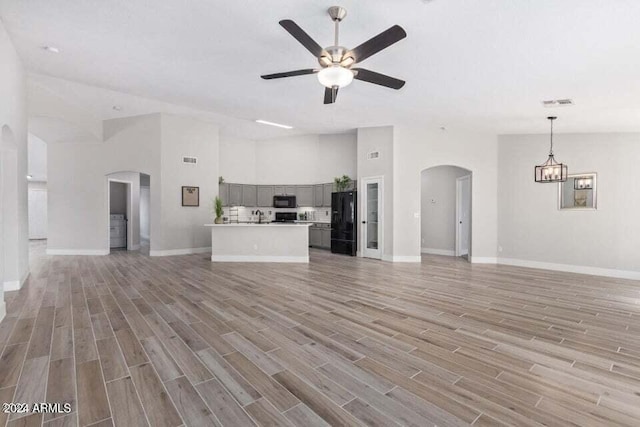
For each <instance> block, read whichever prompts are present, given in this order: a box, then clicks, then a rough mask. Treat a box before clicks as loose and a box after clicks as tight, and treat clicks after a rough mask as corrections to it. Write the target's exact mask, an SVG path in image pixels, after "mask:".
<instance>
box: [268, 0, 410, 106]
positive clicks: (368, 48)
mask: <svg viewBox="0 0 640 427" xmlns="http://www.w3.org/2000/svg"><path fill="white" fill-rule="evenodd" d="M328 12H329V16H330V17H331V20H332V21H333V22H334V24H335V39H334V44H333V45H332V46H329V47H326V48H322V47H321V46H320V45H319V44H318V43H316V42H315V40H313V39H312V38H311V37H310V36H309V35H308V34H307V33H305V32H304V30H303V29H302V28H300V27H299V26H298V24H296V23H295V22H293V21H292V20H290V19H284V20H282V21H280V25H281V26H282V27H283V28H284V29H285V30H287V31H288V32H289V34H291V35H292V36H293V37H294V38H295V39H296V40H298V41H299V42H300V43H301V44H302V45H303V46H304V47H305V48H307V50H308V51H309V52H311V53H312V54H313V56H315V57H316V58H317V59H318V63H319V64H320V67H321V68H319V69H316V68H306V69H303V70H295V71H287V72H284V73H275V74H266V75H263V76H260V77H262V78H263V79H265V80H271V79H281V78H283V77H293V76H302V75H305V74H317V75H318V80H319V81H320V83H321V84H322V85H323V86H325V90H324V103H325V104H333V103H334V102H336V97H337V96H338V89H340V88H342V87H345V86H348V85H349V84H351V82H352V81H353V79H356V80H362V81H364V82H368V83H373V84H377V85H380V86H385V87H388V88H391V89H396V90H397V89H400V88H401V87H402V86H404V84H405V82H404V81H403V80H400V79H396V78H394V77H389V76H386V75H384V74H380V73H376V72H375V71H370V70H367V69H364V68H360V67H356V68H354V65H356V64H359V63H361V62H362V61H364V60H365V59H367V58H369V57H370V56H372V55H375V54H376V53H378V52H380V51H381V50H383V49H386V48H387V47H389V46H391V45H392V44H394V43H396V42H398V41H400V40H402V39H403V38H405V37H407V33H406V32H405V31H404V30H403V29H402V27H400V26H399V25H394V26H393V27H391V28H389V29H387V30H386V31H383V32H381V33H380V34H378V35H377V36H375V37H373V38H371V39H369V40H367V41H366V42H364V43H362V44H361V45H359V46H357V47H355V48H353V49H347V48H345V47H343V46H340V44H339V43H338V36H339V26H340V22H341V21H342V20H343V19H344V18H345V17H346V16H347V10H346V9H345V8H343V7H340V6H333V7H330V8H329V10H328Z"/></svg>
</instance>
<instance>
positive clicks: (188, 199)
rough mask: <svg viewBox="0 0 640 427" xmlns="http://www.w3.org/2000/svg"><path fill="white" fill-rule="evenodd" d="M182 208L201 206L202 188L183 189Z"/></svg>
mask: <svg viewBox="0 0 640 427" xmlns="http://www.w3.org/2000/svg"><path fill="white" fill-rule="evenodd" d="M182 206H200V187H184V186H183V187H182Z"/></svg>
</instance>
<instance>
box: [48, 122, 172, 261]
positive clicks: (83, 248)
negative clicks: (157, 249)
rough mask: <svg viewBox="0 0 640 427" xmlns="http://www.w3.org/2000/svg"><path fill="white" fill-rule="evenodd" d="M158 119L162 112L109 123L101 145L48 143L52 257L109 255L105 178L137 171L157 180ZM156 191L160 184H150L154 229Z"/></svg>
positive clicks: (157, 191)
mask: <svg viewBox="0 0 640 427" xmlns="http://www.w3.org/2000/svg"><path fill="white" fill-rule="evenodd" d="M160 120H161V115H160V114H150V115H146V116H137V117H130V118H124V119H114V120H107V121H106V122H105V124H104V127H105V138H106V139H105V142H102V143H91V142H84V143H71V142H70V143H51V144H49V145H48V155H47V164H48V188H49V200H48V202H49V203H48V216H49V227H48V228H49V230H48V232H49V239H48V246H47V251H48V252H49V253H50V254H64V253H74V254H83V253H84V254H105V253H108V250H109V249H108V246H109V245H108V240H107V234H106V233H107V230H108V226H109V223H108V215H107V201H108V199H107V191H108V188H109V187H108V185H107V175H108V174H111V173H114V172H120V171H136V172H144V173H146V174H148V175H151V176H152V177H154V176H159V174H160V172H159V169H160ZM152 179H153V178H152ZM159 191H160V184H158V185H154V188H153V192H152V204H155V205H154V206H152V214H151V215H152V227H153V224H154V223H155V224H159V220H158V221H154V217H158V219H159V216H160V193H159ZM151 231H152V234H155V230H153V229H152V230H151ZM156 243H157V244H158V245H161V244H162V243H163V242H162V240H161V239H157V241H156Z"/></svg>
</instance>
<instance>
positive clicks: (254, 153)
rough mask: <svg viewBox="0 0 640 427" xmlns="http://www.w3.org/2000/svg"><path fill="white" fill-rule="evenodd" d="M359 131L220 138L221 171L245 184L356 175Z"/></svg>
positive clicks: (330, 179) (327, 179) (306, 181)
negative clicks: (273, 136) (252, 137)
mask: <svg viewBox="0 0 640 427" xmlns="http://www.w3.org/2000/svg"><path fill="white" fill-rule="evenodd" d="M356 150H357V145H356V135H355V134H353V133H351V134H327V135H295V136H290V137H284V138H274V139H267V140H260V141H251V140H246V139H239V138H233V137H226V136H225V137H222V138H221V140H220V174H221V175H222V176H223V177H224V179H225V181H226V182H238V183H243V184H317V183H325V182H333V179H334V178H335V177H336V176H342V175H345V174H346V175H349V176H351V177H352V178H353V177H355V176H356V164H357V161H356Z"/></svg>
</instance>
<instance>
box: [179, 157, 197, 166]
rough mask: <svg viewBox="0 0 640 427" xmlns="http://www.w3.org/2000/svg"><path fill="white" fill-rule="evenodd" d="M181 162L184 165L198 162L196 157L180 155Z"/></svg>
mask: <svg viewBox="0 0 640 427" xmlns="http://www.w3.org/2000/svg"><path fill="white" fill-rule="evenodd" d="M182 163H184V164H185V165H194V166H195V165H196V164H198V158H197V157H190V156H182Z"/></svg>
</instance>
